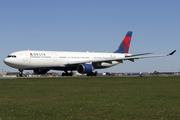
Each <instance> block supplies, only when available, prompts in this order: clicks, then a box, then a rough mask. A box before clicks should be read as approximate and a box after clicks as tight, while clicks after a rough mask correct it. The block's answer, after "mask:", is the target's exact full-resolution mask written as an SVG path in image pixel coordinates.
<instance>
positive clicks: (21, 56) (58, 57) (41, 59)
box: [4, 50, 125, 70]
mask: <svg viewBox="0 0 180 120" xmlns="http://www.w3.org/2000/svg"><path fill="white" fill-rule="evenodd" d="M124 57H125V54H120V53H95V52H61V51H30V50H28V51H18V52H14V53H11V54H10V55H9V56H8V57H7V58H5V59H4V62H5V63H6V64H7V65H8V66H10V67H13V68H17V69H23V70H28V69H29V70H31V69H43V68H49V69H54V70H66V68H67V65H68V64H75V63H81V62H82V63H91V61H94V60H102V61H103V60H107V59H114V58H124ZM84 61H85V62H84ZM122 62H123V61H110V62H97V63H95V64H92V66H93V67H94V69H101V68H107V67H111V66H114V65H117V64H119V63H122ZM76 67H77V66H76V65H74V66H73V65H71V66H70V67H68V68H67V70H76Z"/></svg>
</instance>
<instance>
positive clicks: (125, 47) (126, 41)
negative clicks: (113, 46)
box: [114, 31, 132, 53]
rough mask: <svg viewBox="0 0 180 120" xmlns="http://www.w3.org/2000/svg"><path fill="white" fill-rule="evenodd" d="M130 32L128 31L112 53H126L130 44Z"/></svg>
mask: <svg viewBox="0 0 180 120" xmlns="http://www.w3.org/2000/svg"><path fill="white" fill-rule="evenodd" d="M131 36H132V31H128V32H127V34H126V36H125V37H124V39H123V41H122V42H121V44H120V45H119V47H118V49H117V50H116V51H115V52H114V53H128V52H129V47H130V43H131Z"/></svg>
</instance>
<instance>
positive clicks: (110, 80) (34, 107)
mask: <svg viewBox="0 0 180 120" xmlns="http://www.w3.org/2000/svg"><path fill="white" fill-rule="evenodd" d="M0 119H1V120H14V119H18V120H26V119H28V120H29V119H30V120H32V119H33V120H42V119H43V120H44V119H47V120H57V119H60V120H61V119H62V120H70V119H72V120H79V119H83V120H84V119H86V120H92V119H94V120H99V119H100V120H105V119H107V120H116V119H137V120H140V119H149V120H150V119H180V77H75V78H74V77H65V78H18V79H0Z"/></svg>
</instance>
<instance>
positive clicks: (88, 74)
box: [87, 71, 98, 76]
mask: <svg viewBox="0 0 180 120" xmlns="http://www.w3.org/2000/svg"><path fill="white" fill-rule="evenodd" d="M97 74H98V72H97V71H95V72H91V73H87V76H97Z"/></svg>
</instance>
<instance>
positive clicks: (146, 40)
mask: <svg viewBox="0 0 180 120" xmlns="http://www.w3.org/2000/svg"><path fill="white" fill-rule="evenodd" d="M179 5H180V1H179V0H163V1H162V0H148V1H147V0H146V1H145V0H51V1H50V0H1V1H0V71H18V70H16V69H14V68H10V67H9V66H7V65H5V64H4V63H3V59H4V58H6V56H7V55H8V54H10V53H12V52H15V51H20V50H28V49H29V50H47V51H81V52H83V51H90V52H108V53H109V52H114V51H115V50H116V49H117V48H118V46H119V44H120V43H121V41H122V40H123V38H124V36H125V34H126V33H127V31H133V35H132V39H131V45H130V49H129V53H131V54H139V53H146V52H152V53H154V54H168V53H170V52H172V51H173V50H177V52H176V53H175V54H174V55H173V56H168V57H158V58H145V59H139V60H136V61H135V62H130V61H125V62H124V63H123V64H119V65H116V66H114V67H111V68H108V69H103V70H98V72H153V71H155V70H156V71H161V72H162V71H180V64H179V60H180V55H179V54H180V51H179V46H180V40H179V38H180V15H179V13H180V7H179Z"/></svg>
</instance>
